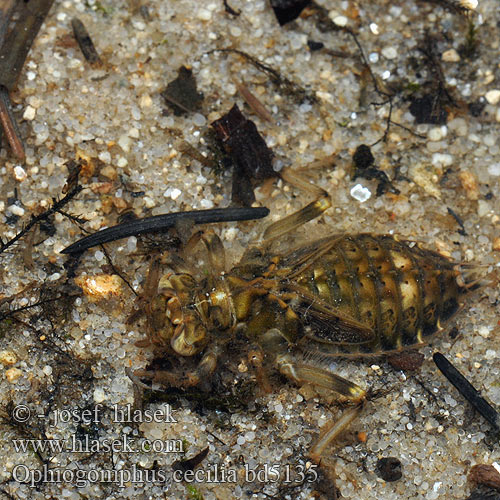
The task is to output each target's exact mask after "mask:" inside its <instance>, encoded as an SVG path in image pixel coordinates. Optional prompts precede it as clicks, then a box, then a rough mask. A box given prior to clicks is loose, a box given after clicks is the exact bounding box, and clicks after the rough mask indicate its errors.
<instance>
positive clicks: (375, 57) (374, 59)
mask: <svg viewBox="0 0 500 500" xmlns="http://www.w3.org/2000/svg"><path fill="white" fill-rule="evenodd" d="M368 60H369V61H370V62H371V63H376V62H378V60H379V55H378V52H372V53H371V54H370V55H369V56H368Z"/></svg>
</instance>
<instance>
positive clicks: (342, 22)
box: [332, 16, 348, 28]
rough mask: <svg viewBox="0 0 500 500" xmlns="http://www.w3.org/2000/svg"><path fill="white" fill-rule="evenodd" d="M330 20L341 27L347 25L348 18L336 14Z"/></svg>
mask: <svg viewBox="0 0 500 500" xmlns="http://www.w3.org/2000/svg"><path fill="white" fill-rule="evenodd" d="M332 21H333V22H334V23H335V24H336V25H337V26H340V27H341V28H343V27H344V26H347V22H348V19H347V17H345V16H336V17H334V18H333V19H332Z"/></svg>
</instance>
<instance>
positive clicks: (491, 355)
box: [484, 349, 497, 359]
mask: <svg viewBox="0 0 500 500" xmlns="http://www.w3.org/2000/svg"><path fill="white" fill-rule="evenodd" d="M484 357H485V358H486V359H496V357H497V352H496V351H494V350H493V349H488V350H487V351H486V354H485V355H484Z"/></svg>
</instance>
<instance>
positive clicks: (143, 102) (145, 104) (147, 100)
mask: <svg viewBox="0 0 500 500" xmlns="http://www.w3.org/2000/svg"><path fill="white" fill-rule="evenodd" d="M152 104H153V100H152V99H151V97H150V96H149V95H148V94H144V95H143V96H141V98H140V99H139V106H140V107H141V108H149V107H150V106H151V105H152Z"/></svg>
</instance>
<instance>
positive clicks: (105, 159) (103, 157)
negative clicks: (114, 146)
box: [98, 151, 111, 163]
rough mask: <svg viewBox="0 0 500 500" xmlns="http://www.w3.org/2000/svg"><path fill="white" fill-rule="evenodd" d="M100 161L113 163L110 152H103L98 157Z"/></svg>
mask: <svg viewBox="0 0 500 500" xmlns="http://www.w3.org/2000/svg"><path fill="white" fill-rule="evenodd" d="M98 158H99V160H101V161H102V162H104V163H109V162H110V161H111V154H110V153H109V151H101V152H100V153H99V155H98Z"/></svg>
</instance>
